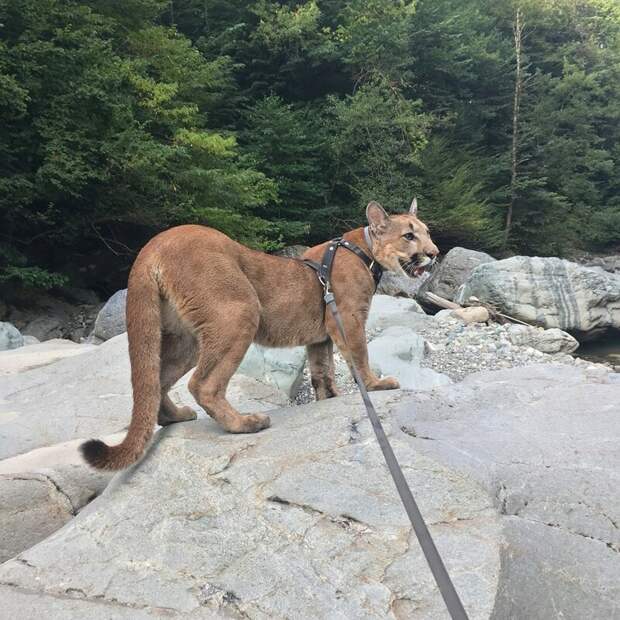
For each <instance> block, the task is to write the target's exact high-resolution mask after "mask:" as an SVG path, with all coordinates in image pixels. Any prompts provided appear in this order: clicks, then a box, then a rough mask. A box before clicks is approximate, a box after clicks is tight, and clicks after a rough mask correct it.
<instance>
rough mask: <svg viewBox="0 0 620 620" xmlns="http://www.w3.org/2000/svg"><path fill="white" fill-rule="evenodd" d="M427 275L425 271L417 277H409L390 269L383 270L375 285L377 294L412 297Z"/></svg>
mask: <svg viewBox="0 0 620 620" xmlns="http://www.w3.org/2000/svg"><path fill="white" fill-rule="evenodd" d="M429 277H430V276H429V274H428V273H427V272H424V273H422V274H421V275H420V276H419V277H417V278H409V277H407V276H401V275H398V274H396V273H392V272H391V271H384V272H383V275H382V276H381V280H380V281H379V286H378V287H377V294H379V295H391V296H392V297H409V298H410V299H413V298H414V297H415V296H416V295H417V293H418V291H419V290H420V287H421V286H422V285H423V284H424V282H425V281H426V280H427V279H428V278H429Z"/></svg>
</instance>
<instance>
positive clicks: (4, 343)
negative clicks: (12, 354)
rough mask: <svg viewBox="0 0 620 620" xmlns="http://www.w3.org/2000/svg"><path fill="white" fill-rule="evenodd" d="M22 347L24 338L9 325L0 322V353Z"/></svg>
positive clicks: (15, 328)
mask: <svg viewBox="0 0 620 620" xmlns="http://www.w3.org/2000/svg"><path fill="white" fill-rule="evenodd" d="M23 346H24V337H23V336H22V335H21V333H20V331H19V330H18V329H17V327H15V326H14V325H13V324H11V323H5V322H3V321H0V351H8V350H11V349H17V348H18V347H23Z"/></svg>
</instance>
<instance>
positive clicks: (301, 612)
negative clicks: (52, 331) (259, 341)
mask: <svg viewBox="0 0 620 620" xmlns="http://www.w3.org/2000/svg"><path fill="white" fill-rule="evenodd" d="M395 396H396V395H395V394H387V393H384V394H380V395H374V398H375V400H376V402H377V403H378V406H379V407H380V408H381V409H382V410H384V411H385V410H387V408H386V405H387V403H388V402H390V401H393V400H394V398H395ZM390 427H391V430H390ZM388 431H390V433H391V435H392V441H393V443H394V447H395V449H396V451H397V452H398V454H399V456H400V458H401V462H402V464H403V466H404V467H405V471H406V475H407V477H408V478H409V481H410V484H411V485H412V488H414V489H415V490H416V492H417V495H418V500H419V502H420V504H421V506H422V509H423V511H424V513H425V516H426V518H427V520H428V522H429V524H430V528H431V531H432V533H433V534H434V536H435V540H436V543H437V545H438V547H439V549H440V551H441V552H442V553H443V556H444V558H445V561H446V564H447V567H448V569H449V570H450V571H451V573H452V575H453V578H454V580H455V583H456V587H457V588H458V589H459V591H460V592H461V594H462V596H463V601H464V604H465V606H466V607H467V609H468V611H469V612H470V614H471V618H472V619H475V618H487V617H489V615H490V613H491V611H492V608H493V604H494V599H495V595H496V591H497V587H498V577H499V574H500V553H501V533H500V527H499V522H500V517H499V515H498V514H497V512H496V511H495V509H494V508H493V498H492V497H491V496H490V495H489V494H487V493H485V492H483V491H482V490H481V488H480V487H479V485H478V484H476V483H472V482H469V481H467V480H466V479H465V478H463V477H462V476H461V475H459V474H458V473H456V472H455V471H454V470H452V469H450V468H446V467H444V466H443V465H441V464H440V463H439V462H437V461H435V460H432V459H428V458H425V457H421V456H419V453H418V452H417V451H416V450H411V449H409V448H408V447H407V444H408V443H409V441H410V440H409V437H408V436H407V435H405V434H404V433H402V432H401V431H400V430H399V429H398V426H393V425H391V424H390V423H389V422H388ZM2 586H4V587H3V589H2V598H3V609H4V610H5V613H10V612H11V610H13V609H15V608H16V607H18V606H19V605H21V604H22V603H23V594H24V593H25V592H27V593H29V595H30V598H29V603H28V606H27V607H26V609H27V613H28V614H30V616H28V615H24V608H23V607H20V610H21V613H20V614H18V616H19V617H21V618H27V617H33V618H34V617H36V616H37V615H40V614H41V613H43V610H45V616H46V617H47V618H49V619H50V620H52V619H54V618H63V619H64V618H66V617H67V616H68V615H70V614H75V613H76V609H77V610H78V611H79V613H78V614H77V615H78V616H85V615H88V616H89V617H92V618H109V617H123V616H122V614H123V613H124V612H125V611H126V610H127V609H131V610H132V611H134V610H137V611H140V612H144V613H146V614H147V615H148V614H150V615H151V617H153V616H158V615H160V614H165V615H166V617H173V618H176V617H178V618H181V617H182V618H216V617H232V618H241V617H245V618H261V619H266V618H274V617H278V618H300V619H302V618H327V617H331V618H395V617H417V618H428V619H431V618H432V619H435V618H439V617H442V616H443V614H444V613H445V612H444V607H443V602H442V600H441V597H440V595H439V594H438V592H437V589H436V588H435V587H434V584H433V582H432V577H431V576H430V573H429V570H428V568H427V566H426V564H425V561H424V559H423V556H422V555H421V552H420V550H419V547H418V544H417V542H416V541H415V537H414V536H413V534H412V532H411V528H410V525H409V523H408V520H407V517H406V514H405V512H404V510H403V508H402V506H401V504H400V502H399V499H398V496H397V494H396V491H395V490H394V487H393V484H392V482H391V480H390V478H389V474H388V473H387V470H386V468H385V465H384V464H383V460H382V456H381V453H380V451H379V448H378V446H377V444H376V442H375V440H374V438H373V435H372V430H371V428H370V425H369V423H368V421H367V419H366V417H365V415H364V412H363V408H362V405H361V403H360V401H359V397H357V396H353V397H343V398H342V399H338V400H330V401H322V402H321V403H316V404H313V405H309V406H305V407H298V408H296V409H295V410H290V409H287V410H280V411H278V412H274V413H273V426H272V428H270V429H269V430H267V431H264V432H262V433H259V434H257V435H251V436H239V435H236V436H235V435H227V434H224V433H222V432H221V431H220V430H219V428H217V427H216V425H215V424H214V423H213V422H211V421H204V420H200V421H196V422H190V423H186V424H180V425H176V426H172V427H169V428H168V429H165V430H164V431H163V432H160V433H158V436H157V438H156V440H155V442H154V445H153V447H152V449H151V450H150V452H149V454H148V456H147V457H146V458H145V459H144V460H143V461H142V463H140V464H139V465H138V466H137V467H135V468H133V469H131V470H130V471H128V472H126V473H122V474H120V475H118V476H117V477H116V478H115V479H114V481H113V482H112V483H111V485H110V486H109V487H108V488H107V489H106V491H105V492H104V493H103V495H102V496H100V497H99V498H98V499H96V500H95V501H94V502H93V503H91V504H90V505H89V506H87V507H86V508H85V509H84V510H83V511H82V512H81V513H80V514H79V515H78V516H77V517H76V518H75V519H74V520H73V521H72V522H71V523H70V524H68V525H67V526H66V527H64V528H63V529H61V530H60V531H58V532H56V533H55V534H54V535H52V536H51V537H50V538H49V539H47V540H46V541H44V542H43V543H41V544H39V545H37V546H36V547H34V548H32V549H30V550H28V551H25V552H23V553H22V554H21V555H20V556H19V557H18V558H16V559H15V560H12V561H9V562H7V563H5V564H4V565H3V566H2V567H0V587H2ZM50 597H54V598H55V600H56V603H55V605H50ZM117 612H118V613H117Z"/></svg>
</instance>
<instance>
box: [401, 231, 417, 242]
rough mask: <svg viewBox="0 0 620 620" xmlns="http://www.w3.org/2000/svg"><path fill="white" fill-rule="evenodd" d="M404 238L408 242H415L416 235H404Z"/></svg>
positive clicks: (410, 233)
mask: <svg viewBox="0 0 620 620" xmlns="http://www.w3.org/2000/svg"><path fill="white" fill-rule="evenodd" d="M403 237H404V238H405V239H407V241H413V240H414V239H415V235H414V234H413V233H412V232H408V233H407V234H405V235H403Z"/></svg>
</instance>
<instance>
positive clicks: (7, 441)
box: [0, 334, 288, 459]
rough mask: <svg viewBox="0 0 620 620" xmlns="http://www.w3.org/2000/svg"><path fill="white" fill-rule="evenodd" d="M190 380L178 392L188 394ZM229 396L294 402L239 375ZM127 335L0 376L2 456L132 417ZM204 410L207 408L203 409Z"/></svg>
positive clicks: (250, 405) (249, 402) (115, 427)
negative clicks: (41, 365)
mask: <svg viewBox="0 0 620 620" xmlns="http://www.w3.org/2000/svg"><path fill="white" fill-rule="evenodd" d="M184 382H185V383H186V382H187V377H185V379H184V380H182V381H181V382H180V383H179V387H178V390H180V391H181V392H183V394H181V395H180V394H173V398H176V399H177V400H179V399H181V398H187V399H188V402H186V403H185V404H189V405H190V406H193V407H194V408H196V410H197V411H199V412H201V411H202V410H201V409H199V408H198V407H197V405H196V404H195V403H194V401H193V399H191V397H190V396H189V395H188V394H187V392H186V391H183V390H184V387H183V385H184ZM229 398H230V400H231V402H232V403H233V404H234V405H235V406H236V407H238V408H239V410H241V411H244V412H247V411H249V410H265V409H272V408H274V407H277V406H281V405H283V404H286V403H287V402H288V399H287V397H286V395H285V394H283V393H282V392H280V391H279V390H278V389H277V388H275V387H272V386H268V385H265V384H262V383H259V382H258V381H256V380H254V379H252V378H250V377H243V376H242V375H236V376H235V377H234V378H233V380H232V382H231V385H230V390H229ZM131 403H132V396H131V384H130V375H129V357H128V354H127V337H126V335H124V334H123V335H121V336H116V337H115V338H112V339H111V340H108V341H107V342H105V343H104V344H102V345H100V346H99V347H95V348H94V350H91V351H89V352H87V353H84V354H83V355H80V356H78V357H72V358H67V359H63V360H60V361H59V362H56V363H54V364H50V365H49V366H44V367H41V368H35V369H33V370H30V371H28V372H24V373H20V374H17V375H13V376H5V377H0V420H1V421H2V424H0V459H2V458H8V457H10V456H15V455H17V454H22V453H24V452H28V451H30V450H33V449H34V448H39V447H42V446H49V445H53V444H56V443H60V442H64V441H68V440H71V439H78V438H87V437H89V436H95V437H99V436H101V435H106V434H110V433H115V432H118V431H120V430H122V429H123V428H125V426H126V425H127V424H128V423H129V420H130V418H131ZM202 415H204V414H202Z"/></svg>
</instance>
